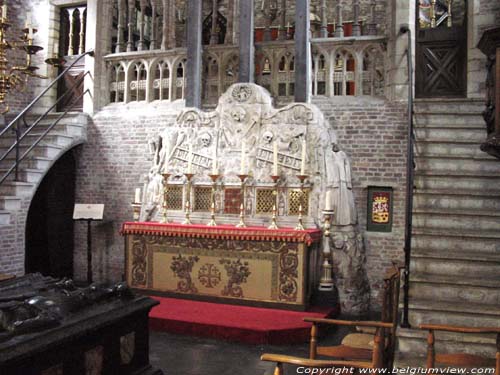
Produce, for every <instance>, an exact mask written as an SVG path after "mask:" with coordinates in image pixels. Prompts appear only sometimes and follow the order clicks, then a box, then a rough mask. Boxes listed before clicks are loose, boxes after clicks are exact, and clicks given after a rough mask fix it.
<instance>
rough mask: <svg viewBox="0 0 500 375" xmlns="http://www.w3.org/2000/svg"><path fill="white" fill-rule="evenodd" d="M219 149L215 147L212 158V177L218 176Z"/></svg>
mask: <svg viewBox="0 0 500 375" xmlns="http://www.w3.org/2000/svg"><path fill="white" fill-rule="evenodd" d="M217 172H218V171H217V148H216V147H214V154H213V156H212V175H214V176H215V175H216V174H217Z"/></svg>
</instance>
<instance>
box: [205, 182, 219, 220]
mask: <svg viewBox="0 0 500 375" xmlns="http://www.w3.org/2000/svg"><path fill="white" fill-rule="evenodd" d="M209 176H210V178H211V179H212V194H211V197H210V200H211V202H212V203H211V205H210V221H209V222H208V224H207V225H208V226H209V227H215V226H217V222H216V221H215V192H216V189H217V179H218V178H219V177H220V175H219V174H216V173H214V174H211V175H209Z"/></svg>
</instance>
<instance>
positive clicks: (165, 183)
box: [161, 172, 171, 223]
mask: <svg viewBox="0 0 500 375" xmlns="http://www.w3.org/2000/svg"><path fill="white" fill-rule="evenodd" d="M161 175H162V177H163V217H162V220H161V222H162V223H168V219H167V210H168V207H167V197H168V178H169V177H170V176H171V173H167V172H164V173H162V174H161Z"/></svg>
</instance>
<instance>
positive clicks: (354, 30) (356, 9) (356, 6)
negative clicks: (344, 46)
mask: <svg viewBox="0 0 500 375" xmlns="http://www.w3.org/2000/svg"><path fill="white" fill-rule="evenodd" d="M353 11H354V12H353V13H354V22H353V24H352V35H353V36H360V35H361V26H360V24H359V0H354V4H353Z"/></svg>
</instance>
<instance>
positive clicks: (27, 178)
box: [0, 168, 44, 183]
mask: <svg viewBox="0 0 500 375" xmlns="http://www.w3.org/2000/svg"><path fill="white" fill-rule="evenodd" d="M7 171H8V169H5V168H0V176H2V175H3V174H4V173H6V172H7ZM43 174H44V171H43V170H41V169H33V168H22V169H20V170H19V172H18V178H19V180H20V181H24V182H31V183H37V182H38V181H40V178H42V176H43ZM9 178H10V180H11V181H12V180H13V179H14V174H13V173H12V174H11V175H10V176H9Z"/></svg>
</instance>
